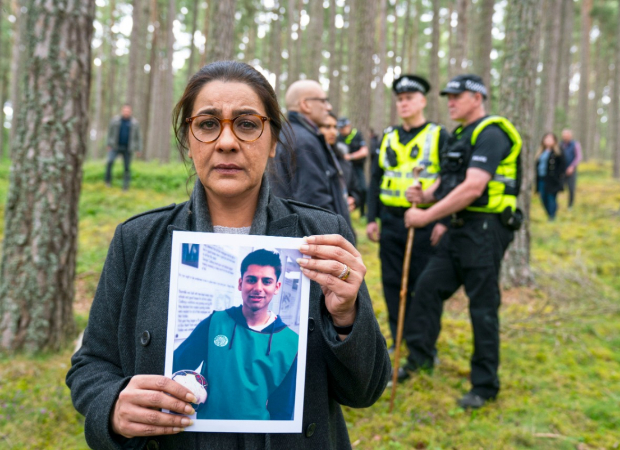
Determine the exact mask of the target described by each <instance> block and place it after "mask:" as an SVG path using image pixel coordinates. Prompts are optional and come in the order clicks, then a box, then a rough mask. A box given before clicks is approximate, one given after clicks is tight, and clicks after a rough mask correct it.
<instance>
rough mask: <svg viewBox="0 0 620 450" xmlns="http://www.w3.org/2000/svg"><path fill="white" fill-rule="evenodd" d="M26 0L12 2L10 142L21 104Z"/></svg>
mask: <svg viewBox="0 0 620 450" xmlns="http://www.w3.org/2000/svg"><path fill="white" fill-rule="evenodd" d="M25 3H26V0H17V1H15V2H14V3H13V7H14V8H13V13H14V14H15V33H14V35H13V50H12V56H11V88H10V89H11V107H12V108H13V118H12V119H11V133H10V142H13V141H14V140H15V130H16V129H17V117H18V116H19V110H20V108H21V104H20V102H19V99H20V98H21V94H22V92H21V89H22V82H23V80H22V74H23V71H24V58H23V53H24V51H25V48H26V46H25V44H24V41H25V38H26V36H25V33H26V32H27V30H26V22H27V19H26V16H25V15H24V14H22V8H23V7H25Z"/></svg>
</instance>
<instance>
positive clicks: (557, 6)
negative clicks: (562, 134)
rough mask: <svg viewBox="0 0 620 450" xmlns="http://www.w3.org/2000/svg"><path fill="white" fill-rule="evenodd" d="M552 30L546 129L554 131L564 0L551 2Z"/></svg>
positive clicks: (546, 98)
mask: <svg viewBox="0 0 620 450" xmlns="http://www.w3.org/2000/svg"><path fill="white" fill-rule="evenodd" d="M550 6H551V24H550V28H551V32H550V33H549V34H548V36H549V52H548V58H547V59H546V60H545V64H547V71H546V72H547V89H546V92H547V95H546V97H545V100H544V108H545V109H544V120H543V124H544V130H545V132H546V131H552V130H553V129H554V125H555V107H556V103H557V97H556V95H557V93H558V91H557V89H556V86H558V85H559V80H558V78H559V67H558V63H559V56H560V52H561V47H560V34H561V30H562V24H561V23H560V19H561V17H562V0H552V3H551V5H550Z"/></svg>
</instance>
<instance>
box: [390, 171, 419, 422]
mask: <svg viewBox="0 0 620 450" xmlns="http://www.w3.org/2000/svg"><path fill="white" fill-rule="evenodd" d="M422 169H423V168H422V167H421V166H417V167H414V168H413V184H414V185H415V184H419V183H420V182H419V181H418V176H419V175H420V172H421V171H422ZM411 207H412V208H415V207H416V204H415V203H413V204H412V205H411ZM414 233H415V228H413V227H411V228H409V230H408V231H407V246H406V247H405V259H404V261H403V276H402V278H401V282H400V303H399V304H398V324H397V328H396V343H395V347H394V373H393V374H392V396H391V397H390V410H389V412H390V413H391V412H392V409H394V397H396V385H397V384H398V366H399V363H400V344H401V343H402V340H403V326H404V324H405V306H406V304H407V285H408V284H409V266H410V264H411V249H412V248H413V237H414Z"/></svg>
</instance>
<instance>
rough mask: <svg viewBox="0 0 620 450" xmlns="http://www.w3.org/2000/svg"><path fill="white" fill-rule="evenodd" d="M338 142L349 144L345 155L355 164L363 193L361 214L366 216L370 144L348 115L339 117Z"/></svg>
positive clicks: (360, 204)
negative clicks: (367, 165) (368, 144)
mask: <svg viewBox="0 0 620 450" xmlns="http://www.w3.org/2000/svg"><path fill="white" fill-rule="evenodd" d="M338 132H339V133H340V134H339V135H338V142H343V143H345V144H347V145H348V146H349V153H348V154H347V155H345V158H346V159H347V160H348V161H351V164H352V165H353V171H354V173H355V178H356V179H357V186H358V188H359V191H360V193H361V195H362V197H361V202H360V203H358V206H359V208H360V214H361V215H362V216H364V213H365V205H366V190H367V188H366V184H367V183H366V174H365V166H366V160H367V159H368V146H367V145H366V141H364V137H363V136H362V133H361V132H360V131H358V130H357V128H353V127H352V126H351V121H350V120H349V119H347V118H346V117H341V118H340V119H338Z"/></svg>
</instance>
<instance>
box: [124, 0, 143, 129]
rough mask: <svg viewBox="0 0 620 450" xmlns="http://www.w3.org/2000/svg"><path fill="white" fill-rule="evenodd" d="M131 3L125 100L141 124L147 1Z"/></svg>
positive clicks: (140, 0) (137, 0)
mask: <svg viewBox="0 0 620 450" xmlns="http://www.w3.org/2000/svg"><path fill="white" fill-rule="evenodd" d="M133 5H134V6H133V13H132V18H133V27H132V28H131V37H130V46H129V68H128V74H127V94H126V97H125V102H126V103H128V104H129V105H131V107H132V109H133V117H135V118H136V119H137V120H138V122H140V124H141V125H143V124H144V123H145V109H146V107H147V104H145V102H144V98H145V96H146V89H145V86H146V85H147V84H148V83H147V82H146V80H147V77H146V74H145V73H144V66H145V65H146V55H147V48H146V43H147V38H148V19H149V2H148V1H145V0H134V2H133Z"/></svg>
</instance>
